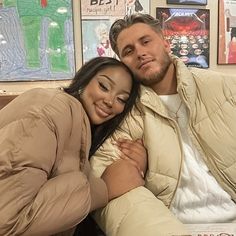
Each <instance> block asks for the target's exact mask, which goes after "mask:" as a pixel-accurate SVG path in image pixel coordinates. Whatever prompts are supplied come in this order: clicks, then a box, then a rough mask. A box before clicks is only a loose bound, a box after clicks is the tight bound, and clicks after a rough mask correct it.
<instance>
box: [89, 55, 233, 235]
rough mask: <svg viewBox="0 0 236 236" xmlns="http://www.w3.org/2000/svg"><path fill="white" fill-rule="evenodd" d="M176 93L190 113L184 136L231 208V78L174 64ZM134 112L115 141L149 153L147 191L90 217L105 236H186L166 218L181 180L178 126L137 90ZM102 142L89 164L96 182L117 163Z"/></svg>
mask: <svg viewBox="0 0 236 236" xmlns="http://www.w3.org/2000/svg"><path fill="white" fill-rule="evenodd" d="M173 62H174V64H175V67H176V76H177V81H178V82H177V83H178V86H177V90H178V93H179V94H180V96H181V98H182V100H183V101H184V102H185V104H186V106H187V108H188V111H189V117H190V119H189V127H188V133H189V135H190V137H191V138H192V141H193V143H194V144H195V145H196V147H197V148H198V150H199V151H200V153H201V154H202V156H203V158H204V161H205V163H206V164H207V166H208V168H209V170H210V171H211V173H212V175H213V176H214V177H215V178H216V180H217V181H218V182H219V184H220V185H221V187H222V188H223V189H224V190H225V191H227V192H228V193H229V194H230V196H231V197H232V199H233V200H234V201H235V202H236V77H233V76H229V75H224V74H219V73H216V72H213V71H209V70H204V69H196V68H193V69H191V70H189V69H188V68H187V67H186V66H185V65H184V63H183V62H181V61H180V60H179V59H177V58H173ZM138 107H139V109H137V108H135V109H134V111H133V114H132V115H131V116H129V117H128V118H127V119H126V121H125V122H124V124H123V126H122V130H119V131H118V132H116V134H115V135H114V138H115V139H116V138H118V137H126V138H130V139H137V138H142V139H143V140H144V144H145V147H146V148H147V150H148V170H147V173H146V176H145V180H146V186H145V187H146V188H144V187H139V188H137V189H134V190H132V191H130V192H129V193H127V194H125V195H123V196H121V197H119V198H117V199H115V200H113V201H112V202H110V203H109V204H108V205H107V206H106V207H105V208H104V209H102V210H100V211H97V212H96V213H95V214H94V217H95V219H96V221H97V222H98V224H99V225H100V226H101V228H102V229H103V230H104V231H105V232H106V233H107V235H109V236H129V235H136V236H143V235H145V236H158V235H160V236H165V235H184V234H185V235H186V234H187V232H186V231H185V229H184V225H182V224H181V223H180V222H179V221H177V219H176V218H175V217H174V216H173V215H172V214H171V213H170V211H169V209H168V208H169V207H170V205H171V203H172V200H173V198H174V195H175V192H176V189H177V187H178V184H179V180H180V176H181V168H182V161H183V150H182V146H181V141H180V130H179V128H178V125H177V123H176V122H175V121H174V120H172V119H171V118H169V117H168V114H167V110H166V108H165V107H164V105H163V104H162V102H161V100H160V98H159V97H158V95H157V94H156V93H155V92H154V91H153V90H152V89H150V88H147V87H142V89H141V97H140V102H139V104H138ZM118 153H119V152H118V150H117V148H116V147H115V146H114V145H112V143H111V140H107V141H106V142H105V143H104V144H103V146H102V147H101V148H100V149H99V150H98V151H97V152H96V153H95V155H94V157H93V158H92V160H91V164H92V168H93V171H94V173H95V174H96V175H97V176H100V175H101V174H102V172H103V171H104V169H105V168H106V166H108V165H109V164H111V163H112V162H113V161H114V160H116V159H117V158H119V157H118Z"/></svg>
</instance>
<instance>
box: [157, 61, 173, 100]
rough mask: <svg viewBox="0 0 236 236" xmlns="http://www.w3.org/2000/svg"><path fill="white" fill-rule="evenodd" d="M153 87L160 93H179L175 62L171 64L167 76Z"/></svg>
mask: <svg viewBox="0 0 236 236" xmlns="http://www.w3.org/2000/svg"><path fill="white" fill-rule="evenodd" d="M152 89H153V90H154V91H155V92H156V93H157V94H158V95H170V94H176V93H177V79H176V75H175V66H174V64H173V63H171V64H170V66H169V68H168V70H167V72H166V74H165V77H164V78H163V79H162V80H161V81H160V82H159V83H157V84H155V85H154V86H153V87H152Z"/></svg>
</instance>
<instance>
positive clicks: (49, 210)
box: [0, 91, 107, 236]
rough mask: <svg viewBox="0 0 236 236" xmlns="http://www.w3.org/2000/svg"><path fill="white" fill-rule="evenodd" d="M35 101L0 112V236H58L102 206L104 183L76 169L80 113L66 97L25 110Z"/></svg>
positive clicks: (18, 100)
mask: <svg viewBox="0 0 236 236" xmlns="http://www.w3.org/2000/svg"><path fill="white" fill-rule="evenodd" d="M46 96H47V93H46V94H41V93H40V96H39V97H40V99H39V100H44V99H46V98H45V97H46ZM62 96H64V95H62ZM33 97H34V98H33ZM35 97H37V91H33V96H32V94H28V95H27V94H26V95H24V96H23V97H21V98H16V100H14V101H13V103H12V104H11V105H10V106H8V107H6V108H4V109H3V110H2V111H1V117H0V192H1V196H0V209H1V210H0V235H5V236H7V235H34V236H36V235H40V236H41V235H52V234H55V233H58V232H62V231H65V230H67V229H69V228H71V227H73V226H75V225H76V224H78V223H79V222H80V221H81V220H83V219H84V218H85V217H86V215H87V214H88V213H89V211H90V210H91V209H94V208H96V207H101V206H104V205H105V204H106V202H107V189H106V186H105V183H104V182H103V181H102V180H101V179H100V178H94V177H93V176H92V174H91V173H90V170H89V168H87V170H86V171H82V170H81V168H80V162H81V161H80V152H81V153H82V151H81V148H80V145H81V144H80V142H81V135H84V136H86V133H85V131H84V133H83V134H79V133H80V132H79V133H78V130H80V126H79V125H80V124H83V122H81V116H83V114H82V110H81V108H80V107H79V106H78V105H76V103H75V102H73V101H72V102H69V101H68V102H69V104H70V105H68V103H67V102H66V99H67V98H68V96H67V98H66V97H63V98H62V97H60V96H59V97H57V99H56V100H55V99H54V101H53V102H51V100H50V99H49V102H47V104H49V105H45V104H44V105H43V106H41V102H40V104H39V105H37V106H36V105H35V104H36V103H37V102H36V101H34V103H33V107H29V106H31V105H30V101H31V100H33V99H36V100H37V98H35ZM25 100H28V101H29V102H28V103H25ZM42 103H43V101H42ZM22 104H23V105H22ZM26 104H27V105H26ZM37 104H38V103H37ZM27 106H28V107H27ZM41 107H43V109H41ZM16 111H19V112H16ZM49 111H50V115H49V113H48V112H49ZM75 113H76V114H75ZM84 152H86V150H83V153H84ZM94 188H96V189H99V191H97V192H96V190H94ZM98 192H99V194H100V195H99V194H97V193H98Z"/></svg>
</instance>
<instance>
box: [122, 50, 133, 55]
mask: <svg viewBox="0 0 236 236" xmlns="http://www.w3.org/2000/svg"><path fill="white" fill-rule="evenodd" d="M131 53H132V50H131V49H127V50H125V52H124V55H125V56H127V55H129V54H131Z"/></svg>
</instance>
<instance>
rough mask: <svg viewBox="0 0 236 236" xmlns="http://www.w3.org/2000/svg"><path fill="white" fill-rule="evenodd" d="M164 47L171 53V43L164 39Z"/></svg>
mask: <svg viewBox="0 0 236 236" xmlns="http://www.w3.org/2000/svg"><path fill="white" fill-rule="evenodd" d="M164 46H165V48H166V51H167V52H169V53H170V51H171V50H170V42H169V41H168V40H167V39H165V38H164Z"/></svg>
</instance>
